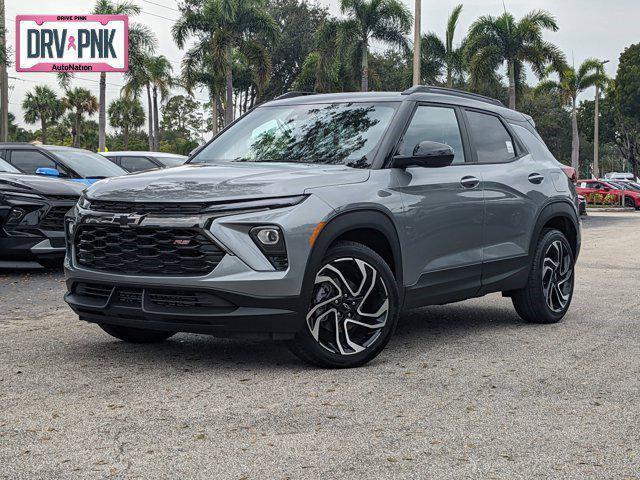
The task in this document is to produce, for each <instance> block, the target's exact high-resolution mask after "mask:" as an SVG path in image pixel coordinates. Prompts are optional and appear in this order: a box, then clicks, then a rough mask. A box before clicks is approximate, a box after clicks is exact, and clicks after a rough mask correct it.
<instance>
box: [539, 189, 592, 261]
mask: <svg viewBox="0 0 640 480" xmlns="http://www.w3.org/2000/svg"><path fill="white" fill-rule="evenodd" d="M546 228H555V229H556V230H559V231H561V232H562V233H563V234H564V236H565V237H567V240H568V241H569V244H570V245H571V249H572V250H573V256H574V258H575V259H577V258H578V254H579V253H580V220H579V218H578V214H577V213H576V208H575V206H574V205H572V204H571V203H570V202H568V201H566V200H559V201H555V202H553V203H550V204H548V205H546V206H545V207H544V208H543V209H542V210H541V212H540V214H539V215H538V219H537V221H536V224H535V227H534V230H533V234H532V236H531V244H530V245H529V256H530V257H531V258H533V256H534V253H535V249H536V246H537V240H538V239H539V238H540V235H541V234H542V231H543V230H545V229H546Z"/></svg>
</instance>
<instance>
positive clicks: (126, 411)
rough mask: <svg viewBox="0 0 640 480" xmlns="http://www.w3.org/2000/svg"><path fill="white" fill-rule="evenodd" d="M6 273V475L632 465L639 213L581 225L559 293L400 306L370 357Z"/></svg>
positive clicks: (581, 474)
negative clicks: (97, 302) (330, 357)
mask: <svg viewBox="0 0 640 480" xmlns="http://www.w3.org/2000/svg"><path fill="white" fill-rule="evenodd" d="M5 267H7V268H6V269H5V270H0V478H8V479H22V478H24V479H31V478H39V479H49V478H51V479H54V478H55V479H59V478H106V477H113V478H203V479H204V478H207V479H210V478H221V479H243V478H244V479H287V478H289V479H307V478H308V479H319V478H323V479H351V478H353V479H356V478H357V479H362V478H366V479H376V480H377V479H398V478H407V479H418V478H420V479H422V478H452V479H462V478H473V479H475V478H478V479H493V478H500V479H510V480H511V479H536V478H541V479H542V478H543V479H547V478H559V479H564V478H566V479H569V478H571V479H584V478H594V479H609V478H611V479H614V478H615V479H625V478H640V395H639V394H640V380H639V377H640V328H639V327H640V297H639V296H638V289H639V287H640V214H639V213H623V212H613V213H597V214H592V215H590V216H589V217H588V218H587V219H585V221H584V225H583V249H582V253H581V256H580V259H579V262H578V267H577V282H576V290H575V296H574V300H573V305H572V307H571V310H570V311H569V313H568V315H567V316H566V318H565V320H564V321H563V322H562V323H560V324H557V325H529V324H526V323H524V322H522V321H521V320H520V319H519V318H518V316H517V315H516V314H515V311H514V310H513V308H512V306H511V302H510V300H509V299H506V298H502V297H501V296H500V295H499V294H494V295H489V296H486V297H484V298H480V299H475V300H470V301H466V302H462V303H458V304H452V305H445V306H437V307H428V308H422V309H419V310H415V311H412V312H409V313H406V314H404V315H403V316H402V318H401V320H400V325H399V327H398V331H397V334H396V336H395V337H394V338H393V339H392V340H391V342H390V343H389V345H388V347H387V349H386V350H385V351H384V352H383V353H382V354H381V355H380V356H379V357H378V358H377V359H376V360H374V361H373V362H371V363H370V364H368V365H367V366H365V367H362V368H359V369H353V370H341V371H335V370H319V369H316V368H312V367H309V366H306V365H304V364H301V363H300V362H299V361H298V360H297V358H296V357H294V356H293V355H292V354H290V353H289V352H288V350H287V349H286V348H285V347H284V346H283V345H282V344H278V343H270V342H249V341H240V340H223V339H216V338H212V337H207V336H201V335H186V334H181V335H177V336H175V337H173V338H172V339H171V340H169V341H167V342H165V343H163V344H159V345H127V344H125V343H122V342H118V341H116V340H114V339H112V338H111V337H109V336H108V335H106V334H105V333H103V332H102V331H101V330H100V329H99V328H98V327H96V326H95V325H90V324H87V323H84V322H80V321H79V320H78V319H77V317H75V315H74V314H73V313H72V312H71V310H70V309H69V308H68V307H67V306H66V304H65V303H64V302H63V300H62V295H63V293H64V279H63V274H62V272H50V271H44V270H42V269H39V268H36V267H33V268H17V267H16V266H13V265H5Z"/></svg>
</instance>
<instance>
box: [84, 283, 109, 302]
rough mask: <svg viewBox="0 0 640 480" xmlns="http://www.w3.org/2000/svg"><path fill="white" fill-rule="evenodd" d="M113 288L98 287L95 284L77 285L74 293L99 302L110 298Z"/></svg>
mask: <svg viewBox="0 0 640 480" xmlns="http://www.w3.org/2000/svg"><path fill="white" fill-rule="evenodd" d="M112 291H113V287H112V286H111V285H100V284H95V283H78V284H77V285H76V288H75V293H77V294H78V295H82V296H83V297H90V298H95V299H100V300H107V299H108V298H109V297H110V296H111V292H112Z"/></svg>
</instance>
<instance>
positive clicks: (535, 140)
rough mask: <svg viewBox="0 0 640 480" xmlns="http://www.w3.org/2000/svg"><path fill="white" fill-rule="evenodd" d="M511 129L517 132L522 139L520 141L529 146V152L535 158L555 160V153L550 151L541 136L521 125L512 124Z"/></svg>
mask: <svg viewBox="0 0 640 480" xmlns="http://www.w3.org/2000/svg"><path fill="white" fill-rule="evenodd" d="M511 128H513V130H514V131H515V133H516V134H517V135H518V137H520V140H522V142H523V143H524V144H525V145H526V146H527V150H529V153H531V154H532V155H533V156H534V158H536V159H538V160H542V159H544V158H548V159H554V160H555V157H554V156H553V153H551V152H550V151H549V149H548V148H547V145H546V144H545V143H544V141H543V140H542V138H540V136H536V135H534V134H533V133H531V132H530V131H529V130H527V129H526V128H524V127H521V126H520V125H514V124H513V123H512V124H511Z"/></svg>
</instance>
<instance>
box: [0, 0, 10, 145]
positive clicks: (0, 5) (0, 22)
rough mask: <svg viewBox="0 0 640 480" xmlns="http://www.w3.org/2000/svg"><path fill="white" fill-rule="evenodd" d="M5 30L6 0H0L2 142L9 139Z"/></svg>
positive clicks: (0, 111) (0, 108)
mask: <svg viewBox="0 0 640 480" xmlns="http://www.w3.org/2000/svg"><path fill="white" fill-rule="evenodd" d="M6 34H7V31H6V30H5V28H4V0H0V142H6V141H7V139H8V137H9V78H8V73H7V61H8V59H7V42H6V39H5V36H6Z"/></svg>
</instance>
